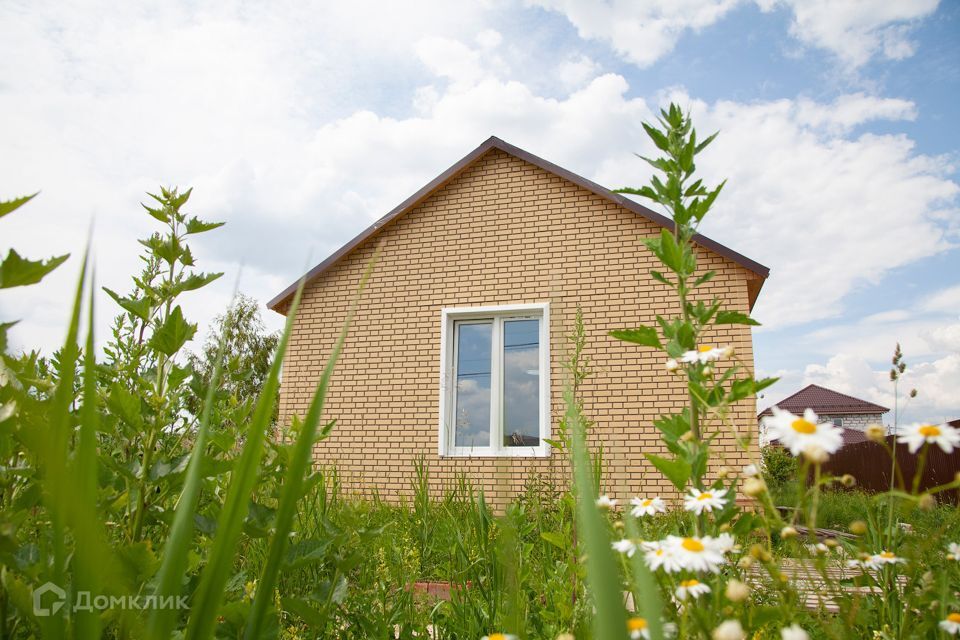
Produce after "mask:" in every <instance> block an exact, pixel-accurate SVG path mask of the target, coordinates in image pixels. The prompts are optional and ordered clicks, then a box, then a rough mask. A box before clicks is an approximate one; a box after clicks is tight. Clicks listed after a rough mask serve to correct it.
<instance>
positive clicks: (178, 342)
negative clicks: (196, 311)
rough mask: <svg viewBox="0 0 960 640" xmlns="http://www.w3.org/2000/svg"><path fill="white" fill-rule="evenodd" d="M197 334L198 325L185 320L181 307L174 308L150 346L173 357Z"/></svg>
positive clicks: (151, 339) (151, 340)
mask: <svg viewBox="0 0 960 640" xmlns="http://www.w3.org/2000/svg"><path fill="white" fill-rule="evenodd" d="M196 332H197V325H195V324H190V323H189V322H187V321H186V320H184V319H183V311H182V310H181V309H180V305H177V306H176V307H174V308H173V311H171V312H170V315H169V316H168V317H167V319H166V320H165V321H164V323H163V325H161V326H160V328H158V329H157V330H156V331H154V332H153V336H151V337H150V342H148V343H147V344H148V346H149V347H150V348H151V349H154V350H156V351H159V352H160V353H162V354H164V355H167V356H173V354H175V353H176V352H177V351H179V350H180V349H181V347H183V345H184V344H186V342H187V340H190V339H191V338H192V337H193V335H194V334H195V333H196Z"/></svg>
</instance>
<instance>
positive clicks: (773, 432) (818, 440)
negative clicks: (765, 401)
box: [763, 407, 843, 456]
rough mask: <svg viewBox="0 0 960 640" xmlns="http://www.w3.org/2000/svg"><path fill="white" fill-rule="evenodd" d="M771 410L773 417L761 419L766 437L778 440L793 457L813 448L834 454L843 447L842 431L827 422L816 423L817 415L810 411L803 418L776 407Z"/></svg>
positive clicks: (804, 413) (805, 412)
mask: <svg viewBox="0 0 960 640" xmlns="http://www.w3.org/2000/svg"><path fill="white" fill-rule="evenodd" d="M771 409H772V410H773V415H772V416H767V417H765V418H764V419H763V426H764V427H765V428H766V429H767V435H768V436H769V438H770V439H771V440H778V441H779V442H780V444H782V445H783V446H784V447H786V448H787V449H789V450H790V453H792V454H793V455H795V456H797V455H800V454H801V453H802V452H803V451H804V450H805V449H807V448H811V449H812V448H814V447H819V448H820V449H822V450H823V451H825V452H826V453H836V452H837V449H839V448H840V447H842V446H843V430H842V429H839V428H837V427H835V426H833V424H832V423H829V422H822V423H818V418H817V414H816V413H814V412H813V410H812V409H807V410H806V411H804V412H803V417H800V416H795V415H793V414H792V413H790V412H789V411H783V410H781V409H779V408H777V407H771Z"/></svg>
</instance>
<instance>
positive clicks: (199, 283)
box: [173, 272, 223, 294]
mask: <svg viewBox="0 0 960 640" xmlns="http://www.w3.org/2000/svg"><path fill="white" fill-rule="evenodd" d="M222 275H223V273H222V272H221V273H194V274H191V275H190V276H189V277H187V278H185V279H184V280H183V281H182V282H179V283H178V284H177V285H176V286H174V287H173V289H174V291H175V294H179V293H181V292H183V291H195V290H197V289H200V288H201V287H205V286H207V285H208V284H210V283H211V282H213V281H214V280H216V279H217V278H219V277H220V276H222Z"/></svg>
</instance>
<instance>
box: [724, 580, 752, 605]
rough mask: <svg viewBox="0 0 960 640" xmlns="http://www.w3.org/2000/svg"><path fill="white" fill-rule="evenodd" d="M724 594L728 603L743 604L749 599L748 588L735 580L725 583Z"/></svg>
mask: <svg viewBox="0 0 960 640" xmlns="http://www.w3.org/2000/svg"><path fill="white" fill-rule="evenodd" d="M724 594H725V595H726V596H727V600H729V601H730V602H743V601H744V600H746V599H747V598H748V597H750V587H748V586H747V585H746V584H744V583H743V582H740V581H739V580H737V579H736V578H731V579H730V581H729V582H727V588H726V590H725V591H724Z"/></svg>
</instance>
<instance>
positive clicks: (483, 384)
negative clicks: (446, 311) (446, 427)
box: [454, 322, 493, 447]
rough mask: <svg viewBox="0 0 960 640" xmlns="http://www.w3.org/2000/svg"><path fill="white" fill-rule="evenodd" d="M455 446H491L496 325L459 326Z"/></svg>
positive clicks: (471, 324) (472, 324) (463, 324)
mask: <svg viewBox="0 0 960 640" xmlns="http://www.w3.org/2000/svg"><path fill="white" fill-rule="evenodd" d="M457 328H458V330H457V362H456V367H457V401H456V404H455V410H456V413H455V415H454V426H455V435H454V445H455V446H457V447H489V446H490V363H491V357H490V354H491V350H492V346H491V337H492V335H493V323H490V322H484V323H469V324H467V323H459V322H458V323H457Z"/></svg>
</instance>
